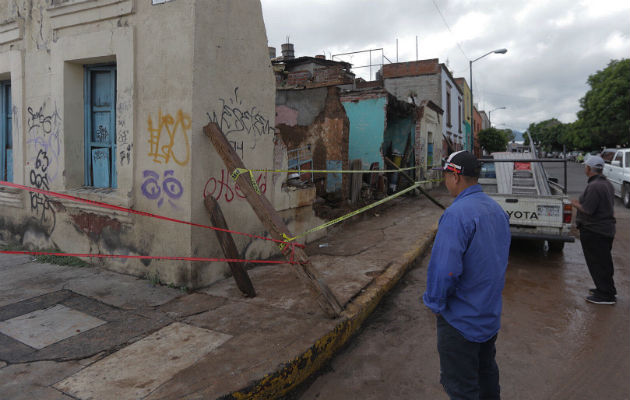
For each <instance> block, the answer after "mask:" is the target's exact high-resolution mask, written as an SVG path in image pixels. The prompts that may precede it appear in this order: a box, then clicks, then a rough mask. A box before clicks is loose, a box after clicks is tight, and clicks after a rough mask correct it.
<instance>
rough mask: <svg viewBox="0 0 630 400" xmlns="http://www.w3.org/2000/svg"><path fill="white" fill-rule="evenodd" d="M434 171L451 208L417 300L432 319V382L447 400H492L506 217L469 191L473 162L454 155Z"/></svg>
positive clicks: (478, 192) (473, 184)
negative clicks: (435, 357) (436, 361)
mask: <svg viewBox="0 0 630 400" xmlns="http://www.w3.org/2000/svg"><path fill="white" fill-rule="evenodd" d="M442 170H443V173H444V182H445V184H446V188H447V189H448V191H449V193H450V194H451V196H453V197H455V200H454V201H453V203H452V204H451V206H450V207H448V208H447V209H446V211H444V214H443V215H442V217H441V218H440V222H439V225H438V232H437V236H436V237H435V242H434V243H433V250H432V252H431V261H430V262H429V268H428V271H427V289H426V292H425V293H424V296H423V297H422V299H423V301H424V304H425V305H426V306H427V307H429V308H430V309H431V311H433V312H434V313H435V314H436V315H437V336H438V338H437V339H438V353H439V355H440V382H441V383H442V386H444V389H445V390H446V393H447V394H448V395H449V397H450V398H451V399H475V400H477V399H500V388H499V368H498V366H497V363H496V361H495V354H496V350H495V341H496V339H497V333H498V331H499V327H500V324H501V306H502V301H501V292H502V291H503V286H504V285H505V270H506V268H507V263H508V255H509V252H510V239H511V237H510V224H509V217H508V215H507V214H506V213H505V211H503V209H502V208H501V206H499V205H498V204H497V203H496V202H495V201H494V200H492V199H491V198H490V197H488V196H487V195H486V194H485V193H484V192H483V191H482V189H481V186H480V185H479V184H478V183H477V179H478V177H479V171H480V163H479V161H478V160H477V158H476V157H475V156H474V155H472V154H471V153H469V152H467V151H459V152H455V153H453V154H451V155H450V156H449V158H448V160H446V161H445V162H444V165H443V167H442Z"/></svg>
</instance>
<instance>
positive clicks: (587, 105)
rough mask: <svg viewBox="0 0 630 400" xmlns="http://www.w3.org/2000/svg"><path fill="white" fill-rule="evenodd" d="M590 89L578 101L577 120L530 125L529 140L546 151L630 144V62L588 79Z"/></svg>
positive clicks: (612, 64)
mask: <svg viewBox="0 0 630 400" xmlns="http://www.w3.org/2000/svg"><path fill="white" fill-rule="evenodd" d="M587 83H588V85H589V86H590V89H589V91H588V92H586V94H585V95H584V97H582V98H581V99H580V107H581V110H580V111H579V112H578V113H577V116H578V119H577V120H576V121H575V122H573V123H569V124H563V123H562V122H560V121H558V120H557V119H555V118H552V119H549V120H546V121H542V122H538V123H532V124H530V125H529V128H528V129H527V133H528V136H529V138H530V139H531V140H533V141H534V143H536V144H537V145H540V146H541V147H542V148H543V149H544V150H545V151H550V150H562V146H563V145H566V147H567V149H568V150H571V149H581V150H593V149H599V148H602V147H614V146H616V145H622V146H627V145H628V143H630V106H629V105H630V59H623V60H621V61H617V60H612V61H610V63H609V64H608V66H607V67H606V68H604V69H603V70H601V71H597V72H596V73H595V74H593V75H591V76H589V77H588V80H587Z"/></svg>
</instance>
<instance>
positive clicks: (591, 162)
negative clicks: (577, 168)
mask: <svg viewBox="0 0 630 400" xmlns="http://www.w3.org/2000/svg"><path fill="white" fill-rule="evenodd" d="M584 164H585V165H588V166H589V167H591V168H604V159H603V158H601V157H600V156H591V157H589V158H588V160H586V162H585V163H584Z"/></svg>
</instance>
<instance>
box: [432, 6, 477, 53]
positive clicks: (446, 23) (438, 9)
mask: <svg viewBox="0 0 630 400" xmlns="http://www.w3.org/2000/svg"><path fill="white" fill-rule="evenodd" d="M433 5H434V6H435V8H436V9H437V12H438V14H440V17H442V22H444V25H446V29H448V31H449V32H450V33H451V35H453V37H454V38H455V43H456V44H457V48H459V51H461V52H462V54H463V55H464V57H465V58H466V60H468V61H470V58H468V56H467V55H466V53H465V52H464V49H462V46H461V45H460V44H459V42H458V41H457V37H455V34H454V33H453V31H452V30H451V27H450V26H449V25H448V22H446V18H444V15H443V14H442V11H440V7H438V5H437V3H436V2H435V0H433Z"/></svg>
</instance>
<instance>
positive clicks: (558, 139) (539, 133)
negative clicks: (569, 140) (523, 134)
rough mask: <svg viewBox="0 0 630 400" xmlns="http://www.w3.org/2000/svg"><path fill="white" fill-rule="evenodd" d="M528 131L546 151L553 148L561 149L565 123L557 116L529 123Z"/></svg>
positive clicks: (535, 141)
mask: <svg viewBox="0 0 630 400" xmlns="http://www.w3.org/2000/svg"><path fill="white" fill-rule="evenodd" d="M527 133H528V134H529V136H530V138H531V139H532V140H533V141H534V143H536V144H537V145H539V146H541V147H542V148H543V149H544V150H545V151H550V150H552V149H555V150H561V149H562V144H564V143H563V142H562V139H563V135H564V124H563V123H562V122H560V121H558V120H557V119H555V118H552V119H548V120H546V121H542V122H538V123H532V124H529V128H527Z"/></svg>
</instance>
